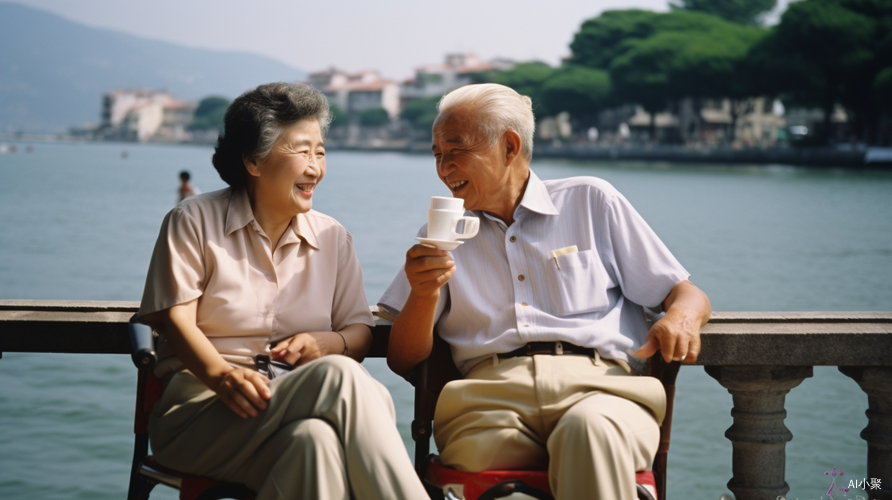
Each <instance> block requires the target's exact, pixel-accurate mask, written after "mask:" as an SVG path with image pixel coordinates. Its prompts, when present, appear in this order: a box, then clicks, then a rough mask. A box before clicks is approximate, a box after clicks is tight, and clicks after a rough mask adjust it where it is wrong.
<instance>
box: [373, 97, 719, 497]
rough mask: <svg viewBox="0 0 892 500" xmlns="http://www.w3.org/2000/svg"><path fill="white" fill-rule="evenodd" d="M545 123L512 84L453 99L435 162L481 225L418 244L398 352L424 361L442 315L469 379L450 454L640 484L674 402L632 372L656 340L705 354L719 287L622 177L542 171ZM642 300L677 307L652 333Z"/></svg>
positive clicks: (450, 424) (676, 351)
mask: <svg viewBox="0 0 892 500" xmlns="http://www.w3.org/2000/svg"><path fill="white" fill-rule="evenodd" d="M533 129H534V120H533V113H532V103H531V101H530V99H529V98H528V97H525V96H521V95H519V94H517V93H516V92H515V91H513V90H511V89H509V88H507V87H504V86H501V85H495V84H483V85H469V86H466V87H462V88H460V89H457V90H455V91H453V92H451V93H449V94H448V95H446V96H445V97H443V99H442V100H441V102H440V104H439V115H438V116H437V119H436V121H435V122H434V126H433V147H432V149H433V153H434V157H435V158H436V164H437V175H439V177H440V179H441V180H442V181H443V183H445V184H446V186H448V187H449V189H450V191H452V193H453V195H454V196H455V197H458V198H463V199H464V205H465V208H466V209H467V210H471V211H473V212H474V214H475V215H477V216H478V217H480V230H479V233H478V235H477V236H476V237H474V238H473V239H470V240H467V241H466V242H465V243H464V244H463V245H462V246H460V247H458V248H456V249H455V250H454V251H452V252H451V253H449V252H446V251H442V250H437V249H434V248H429V247H426V246H422V245H416V246H414V247H412V248H411V249H410V250H409V251H408V253H407V254H406V264H405V268H404V272H401V273H399V274H398V275H397V277H396V279H395V280H394V281H393V283H392V284H391V285H390V287H389V288H388V289H387V291H386V292H385V293H384V295H383V297H382V298H381V301H380V304H379V305H380V306H381V307H382V308H383V309H384V310H385V311H389V312H390V313H391V314H393V315H394V316H395V321H394V324H393V329H392V331H391V336H390V348H389V352H388V356H387V360H388V364H389V365H390V367H391V369H393V370H394V371H395V372H396V373H398V374H401V375H406V374H408V373H409V372H411V371H412V369H413V368H414V367H415V365H417V364H418V363H419V362H421V361H423V360H424V359H426V358H427V356H428V355H429V354H430V352H431V346H432V340H433V330H434V327H436V329H437V332H438V333H439V335H440V336H441V337H442V338H443V339H444V340H446V342H448V343H449V344H450V346H451V349H452V355H453V359H454V361H455V363H456V366H457V367H458V368H459V370H460V371H461V372H462V374H463V375H464V378H463V379H461V380H456V381H453V382H450V383H449V384H447V385H446V387H445V388H444V389H443V392H442V393H441V395H440V399H439V401H438V402H437V408H436V413H435V417H434V438H435V440H436V443H437V446H438V448H439V450H440V454H441V459H442V461H443V462H444V463H445V464H446V465H449V466H452V467H455V468H457V469H460V470H466V471H481V470H488V469H537V468H539V469H542V468H546V467H547V468H548V471H549V478H550V483H551V488H552V491H553V492H554V494H555V497H556V498H557V499H558V500H565V499H583V498H584V499H592V498H595V499H602V500H616V499H631V498H635V495H636V493H635V480H634V473H635V471H637V470H644V469H647V468H649V466H650V464H651V462H652V461H653V458H654V456H655V454H656V450H657V445H658V441H659V425H660V423H661V422H662V419H663V416H664V414H665V408H666V401H665V393H664V391H663V389H662V386H661V385H660V383H659V381H658V380H656V379H654V378H651V377H639V376H634V372H635V371H636V369H639V368H641V367H642V366H643V364H644V361H643V359H642V358H647V357H650V356H652V355H653V354H654V353H656V352H657V350H660V351H661V352H662V355H663V357H664V358H665V359H666V360H667V361H669V360H673V359H675V360H682V361H685V362H687V363H693V362H694V361H695V360H696V359H697V354H698V353H699V351H700V340H699V331H700V327H701V326H702V325H703V324H704V323H706V321H707V320H708V318H709V314H710V305H709V300H708V299H707V297H706V295H705V294H704V293H703V292H701V291H700V290H699V289H698V288H697V287H696V286H694V285H693V284H692V283H691V282H690V281H687V278H688V276H689V274H688V273H687V272H686V271H685V270H684V268H682V267H681V265H680V264H679V263H678V261H676V260H675V258H674V257H673V256H672V254H670V253H669V251H668V250H667V249H666V247H665V246H664V245H663V243H662V242H661V241H660V240H659V238H657V236H656V234H654V232H653V231H652V230H651V229H650V227H649V226H648V225H647V224H646V223H645V222H644V220H643V219H642V218H641V216H640V215H638V213H637V212H636V211H635V210H634V209H633V208H632V206H631V205H630V204H629V202H628V201H627V200H626V199H625V198H624V197H623V196H622V195H621V194H620V193H619V192H618V191H617V190H616V189H614V188H613V187H612V186H611V185H610V184H608V183H607V182H605V181H603V180H601V179H597V178H592V177H575V178H569V179H561V180H556V181H541V180H540V179H539V178H538V177H537V176H536V174H535V173H533V172H532V171H531V170H530V161H531V158H532V150H533ZM425 234H426V228H422V231H421V235H422V236H424V235H425ZM644 307H647V308H656V309H660V308H662V310H663V311H664V312H665V315H664V316H663V317H662V318H661V319H660V320H659V321H657V322H656V323H654V325H653V327H652V328H650V330H649V331H648V328H647V324H646V322H645V320H644V311H643V308H644Z"/></svg>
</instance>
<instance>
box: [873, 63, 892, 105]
mask: <svg viewBox="0 0 892 500" xmlns="http://www.w3.org/2000/svg"><path fill="white" fill-rule="evenodd" d="M873 94H874V98H875V99H876V102H877V104H879V105H880V107H881V108H882V109H883V110H885V111H892V67H888V68H886V69H884V70H882V71H880V72H879V74H877V77H876V78H875V79H874V80H873Z"/></svg>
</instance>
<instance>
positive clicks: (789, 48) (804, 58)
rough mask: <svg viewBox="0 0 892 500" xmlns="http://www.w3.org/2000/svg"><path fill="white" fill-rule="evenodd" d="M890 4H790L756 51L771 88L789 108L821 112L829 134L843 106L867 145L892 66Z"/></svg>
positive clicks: (831, 0) (812, 0) (853, 0)
mask: <svg viewBox="0 0 892 500" xmlns="http://www.w3.org/2000/svg"><path fill="white" fill-rule="evenodd" d="M890 24H892V4H890V2H887V1H885V0H806V1H802V2H796V3H792V4H790V6H789V8H788V9H787V11H786V12H785V13H784V15H783V16H782V17H781V21H780V23H779V24H778V26H777V27H776V28H774V30H773V31H772V33H771V34H770V35H769V36H768V37H766V38H765V39H764V40H763V42H762V43H760V44H759V46H758V47H757V48H756V49H755V50H754V53H753V58H754V59H756V60H758V61H759V63H760V64H761V66H762V73H763V74H764V75H765V77H763V80H768V79H769V78H770V83H767V84H764V86H766V87H773V88H771V90H773V91H774V92H776V93H778V94H780V95H781V96H782V99H783V100H784V102H785V104H786V105H787V106H788V107H798V106H804V107H818V108H820V109H822V110H823V112H824V127H823V131H824V133H826V132H828V131H829V127H830V118H831V116H832V113H833V109H834V107H835V106H836V105H837V104H841V105H842V106H844V107H845V108H846V110H847V111H848V113H849V116H850V118H851V120H852V125H853V128H854V129H855V132H856V134H858V135H859V136H860V137H862V138H865V139H867V137H868V132H869V131H868V125H869V124H872V123H875V120H876V119H877V118H878V114H877V106H876V104H875V101H874V92H873V90H874V89H873V85H874V81H875V80H876V77H877V75H878V74H879V72H880V71H881V70H882V69H883V68H884V67H887V66H889V65H892V59H890V57H892V54H890V52H889V50H890V49H892V46H890V45H892V43H890V35H889V33H888V31H889V30H888V27H889V26H890Z"/></svg>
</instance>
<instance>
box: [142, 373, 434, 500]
mask: <svg viewBox="0 0 892 500" xmlns="http://www.w3.org/2000/svg"><path fill="white" fill-rule="evenodd" d="M270 387H271V389H272V394H273V396H272V399H271V400H270V401H269V407H268V408H267V409H266V410H264V411H262V412H260V415H259V416H257V417H254V418H248V419H242V418H240V417H239V416H238V415H236V414H235V413H234V412H233V411H232V410H230V409H229V407H227V406H226V405H225V404H223V403H222V402H221V401H220V400H219V399H218V398H217V396H216V394H215V393H214V392H213V391H211V390H209V389H208V388H207V387H205V386H204V384H203V383H201V381H199V380H198V379H197V378H196V377H195V376H194V375H192V374H191V373H190V372H188V371H184V372H179V373H177V374H175V375H174V376H173V378H172V379H171V380H170V381H169V383H168V385H167V387H166V388H165V390H164V394H163V395H162V397H161V399H160V400H159V402H158V404H157V405H156V407H155V411H154V413H153V415H152V418H151V421H150V424H149V428H150V440H151V443H152V450H153V453H154V454H155V456H156V457H157V459H158V461H159V462H160V463H162V464H164V465H166V466H168V467H173V468H175V469H178V470H181V471H183V472H188V473H192V474H198V475H203V476H209V477H213V478H216V479H221V480H225V481H231V482H236V483H242V484H245V485H247V486H248V487H250V488H252V489H254V490H255V491H257V494H258V495H257V498H258V500H265V499H326V500H327V499H335V500H338V499H343V500H347V499H349V498H351V495H352V496H353V497H354V498H357V499H360V500H362V499H380V500H384V499H406V500H417V499H420V498H425V495H426V494H425V491H424V487H423V486H422V485H421V482H420V481H419V479H418V477H417V475H416V474H415V471H414V469H413V468H412V463H411V461H410V460H409V456H408V454H407V453H406V450H405V448H404V447H403V442H402V439H401V438H400V435H399V433H398V432H397V429H396V425H395V416H394V409H393V402H392V401H391V399H390V394H389V393H388V392H387V389H386V388H385V387H384V386H383V385H381V384H380V383H379V382H377V381H376V380H374V379H373V378H372V377H371V376H370V375H369V374H368V372H366V371H365V369H364V368H362V366H361V365H359V364H358V363H357V362H355V361H354V360H352V359H350V358H348V357H346V356H325V357H323V358H320V359H317V360H315V361H313V362H311V363H307V364H306V365H304V366H301V367H299V368H297V369H295V370H294V371H293V372H291V373H289V374H288V375H285V376H283V377H280V378H277V379H275V380H273V381H272V383H271V384H270Z"/></svg>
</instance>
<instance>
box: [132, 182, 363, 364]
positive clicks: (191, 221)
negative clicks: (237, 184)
mask: <svg viewBox="0 0 892 500" xmlns="http://www.w3.org/2000/svg"><path fill="white" fill-rule="evenodd" d="M196 298H198V315H197V317H198V327H199V328H200V329H201V331H202V332H204V334H205V335H207V337H208V338H209V339H210V341H211V342H212V343H213V344H214V347H216V348H217V351H219V352H220V354H221V355H223V357H224V358H225V359H226V360H227V361H229V362H232V363H237V364H240V365H246V366H253V357H254V356H255V355H257V354H261V353H265V352H268V351H269V346H270V343H271V342H276V341H279V340H282V339H285V338H288V337H291V336H293V335H295V334H298V333H302V332H311V331H333V330H340V329H342V328H344V327H346V326H347V325H351V324H356V323H362V324H366V325H369V326H373V325H374V320H373V318H372V315H371V313H370V312H369V306H368V302H367V301H366V297H365V292H364V291H363V284H362V270H361V269H360V267H359V261H358V260H357V258H356V253H355V252H354V250H353V239H352V237H351V236H350V233H348V232H347V230H346V229H344V227H343V226H341V225H340V224H339V223H338V222H337V221H336V220H334V219H332V218H331V217H328V216H327V215H323V214H321V213H319V212H316V211H313V210H311V211H310V212H308V213H305V214H299V215H297V216H296V217H295V218H294V219H293V220H292V221H291V227H290V229H288V230H286V231H285V234H284V235H283V236H282V238H281V240H280V241H279V243H278V246H277V247H275V248H272V245H271V244H270V240H269V238H268V237H267V236H266V234H264V232H263V230H262V229H261V228H260V225H259V224H258V223H257V222H256V221H255V220H254V214H253V212H252V210H251V205H250V202H249V199H248V196H247V193H246V192H245V190H244V189H240V190H235V191H233V190H231V189H223V190H221V191H215V192H212V193H207V194H202V195H199V196H195V197H191V198H188V199H187V200H185V201H183V202H182V203H180V204H179V205H177V206H176V207H175V208H174V209H173V210H171V211H170V212H169V213H168V214H167V216H166V217H165V218H164V222H163V223H162V224H161V232H160V234H159V235H158V240H157V242H156V243H155V250H154V253H153V254H152V261H151V264H150V265H149V272H148V276H147V278H146V287H145V291H144V292H143V297H142V304H141V305H140V308H139V316H140V317H142V316H144V315H146V314H149V313H153V312H156V311H162V310H164V309H168V308H170V307H172V306H175V305H177V304H183V303H186V302H189V301H191V300H193V299H196ZM158 355H159V359H161V360H162V361H161V363H159V367H158V369H156V374H158V375H159V376H160V375H163V374H166V373H169V372H170V371H171V370H176V369H178V368H179V362H178V361H177V360H176V358H173V353H172V352H171V351H170V348H169V346H167V345H166V343H165V342H164V339H163V337H162V338H161V339H159V344H158Z"/></svg>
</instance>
